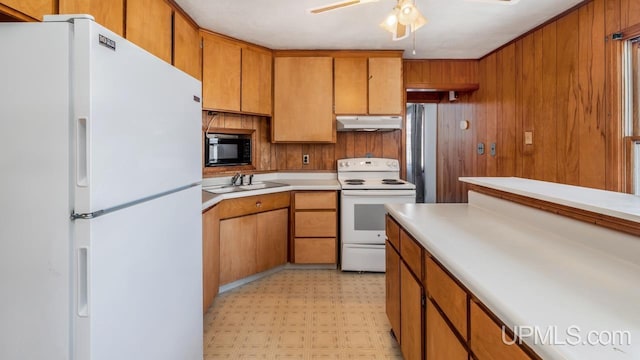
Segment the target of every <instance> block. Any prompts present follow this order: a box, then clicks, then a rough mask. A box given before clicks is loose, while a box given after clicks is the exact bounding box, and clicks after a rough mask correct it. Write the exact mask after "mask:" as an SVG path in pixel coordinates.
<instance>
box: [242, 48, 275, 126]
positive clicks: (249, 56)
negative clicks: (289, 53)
mask: <svg viewBox="0 0 640 360" xmlns="http://www.w3.org/2000/svg"><path fill="white" fill-rule="evenodd" d="M272 58H273V57H272V56H271V53H270V52H268V51H266V50H259V49H253V48H244V49H242V111H244V112H250V113H256V114H265V115H271V98H272V94H271V78H272V75H271V63H272Z"/></svg>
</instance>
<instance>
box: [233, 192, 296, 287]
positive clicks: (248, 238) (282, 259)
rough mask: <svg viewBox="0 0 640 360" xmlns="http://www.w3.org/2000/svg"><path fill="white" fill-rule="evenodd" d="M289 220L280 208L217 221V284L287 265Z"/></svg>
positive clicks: (286, 211) (284, 210)
mask: <svg viewBox="0 0 640 360" xmlns="http://www.w3.org/2000/svg"><path fill="white" fill-rule="evenodd" d="M227 201H228V200H227ZM288 219H289V211H288V209H280V210H273V211H266V212H261V213H258V214H253V215H246V216H240V217H236V218H231V219H225V220H222V221H220V284H222V285H224V284H228V283H231V282H234V281H236V280H240V279H242V278H245V277H247V276H250V275H253V274H257V273H259V272H262V271H265V270H268V269H271V268H273V267H276V266H278V265H282V264H284V263H286V261H287V260H286V253H287V240H288V231H287V224H288Z"/></svg>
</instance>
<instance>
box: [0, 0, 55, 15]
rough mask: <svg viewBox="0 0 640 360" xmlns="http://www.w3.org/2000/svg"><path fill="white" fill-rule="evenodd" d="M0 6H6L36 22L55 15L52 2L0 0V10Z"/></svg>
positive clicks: (48, 0)
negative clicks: (44, 16)
mask: <svg viewBox="0 0 640 360" xmlns="http://www.w3.org/2000/svg"><path fill="white" fill-rule="evenodd" d="M2 5H6V6H8V7H10V8H11V9H13V10H16V11H19V12H21V13H22V14H24V15H27V16H30V17H32V18H34V19H36V20H42V16H43V15H50V14H55V11H54V10H55V6H54V1H53V0H1V1H0V8H1V7H2ZM21 18H22V16H21ZM26 19H27V18H25V20H26Z"/></svg>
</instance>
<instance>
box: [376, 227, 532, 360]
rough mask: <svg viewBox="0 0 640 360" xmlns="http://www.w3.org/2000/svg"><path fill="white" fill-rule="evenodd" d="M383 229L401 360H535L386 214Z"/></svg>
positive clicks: (391, 312)
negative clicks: (396, 246)
mask: <svg viewBox="0 0 640 360" xmlns="http://www.w3.org/2000/svg"><path fill="white" fill-rule="evenodd" d="M386 227H387V228H386V233H387V243H386V291H387V293H386V310H387V316H388V317H389V322H390V324H391V328H392V330H393V332H394V333H395V334H396V338H397V340H398V342H399V343H400V348H401V350H402V354H403V356H404V358H405V359H423V357H422V356H423V355H424V356H425V358H426V359H428V360H458V359H459V360H465V359H475V360H528V359H538V357H536V356H535V354H534V353H533V351H531V350H530V349H529V348H527V347H526V346H524V345H523V346H520V345H519V344H518V343H516V344H512V345H508V344H505V343H504V341H503V340H502V328H501V325H502V324H501V323H500V322H499V321H498V320H496V319H497V318H496V317H495V316H493V315H492V314H490V313H489V312H488V311H487V310H486V308H485V307H484V306H482V305H481V304H480V302H479V301H478V300H477V299H476V298H474V296H473V294H472V293H471V292H469V290H468V289H466V288H465V287H464V286H462V285H461V283H460V282H459V281H458V280H457V279H456V278H454V277H453V276H451V275H450V273H449V272H448V271H447V270H446V269H445V268H444V267H443V266H441V265H440V264H439V263H438V262H437V259H436V258H435V257H433V256H432V255H431V254H429V253H428V251H427V250H426V249H424V248H423V247H422V245H421V244H419V243H418V242H416V241H415V240H414V239H413V238H412V237H411V236H410V235H409V234H408V233H407V232H406V231H405V230H404V229H403V228H402V227H401V226H399V224H398V223H397V222H396V221H395V220H394V219H393V218H392V217H391V216H389V215H387V218H386ZM398 239H399V248H398V250H399V251H397V250H396V248H395V247H394V245H393V244H394V242H395V243H397V242H398ZM398 268H399V270H398ZM398 272H399V274H398ZM419 274H424V275H422V277H420V275H419ZM398 288H399V290H398ZM398 293H399V295H397V294H398ZM398 296H399V299H398ZM398 303H399V310H398V309H397V307H398ZM398 313H399V318H400V319H399V320H398ZM398 323H399V324H398ZM398 330H399V331H398ZM509 340H511V338H509ZM422 351H423V352H424V354H423V353H422Z"/></svg>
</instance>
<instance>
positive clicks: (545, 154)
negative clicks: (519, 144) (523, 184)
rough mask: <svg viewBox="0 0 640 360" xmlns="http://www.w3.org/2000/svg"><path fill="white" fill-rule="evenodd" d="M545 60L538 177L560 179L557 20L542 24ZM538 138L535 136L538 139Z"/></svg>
mask: <svg viewBox="0 0 640 360" xmlns="http://www.w3.org/2000/svg"><path fill="white" fill-rule="evenodd" d="M541 31H542V47H541V48H540V49H541V50H542V59H541V61H542V63H541V67H540V71H541V75H542V76H541V79H540V80H541V83H540V89H539V90H538V95H539V96H540V102H539V106H538V107H537V108H538V109H539V115H538V116H537V121H536V129H535V131H536V132H537V133H538V134H539V135H540V137H539V138H538V139H536V140H537V141H538V144H541V145H542V149H541V151H539V152H538V153H536V161H537V162H538V164H539V166H540V168H541V171H539V172H538V173H537V175H538V178H539V179H541V180H545V181H556V180H557V166H556V164H557V162H558V156H557V153H558V149H557V141H556V140H557V133H556V129H557V121H558V118H557V116H556V111H555V109H556V106H557V105H556V100H557V87H556V78H557V67H556V62H557V55H556V54H557V50H556V49H557V36H558V34H557V27H556V23H555V22H554V23H551V24H549V25H547V26H545V27H544V28H542V30H541ZM534 141H535V140H534Z"/></svg>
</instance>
